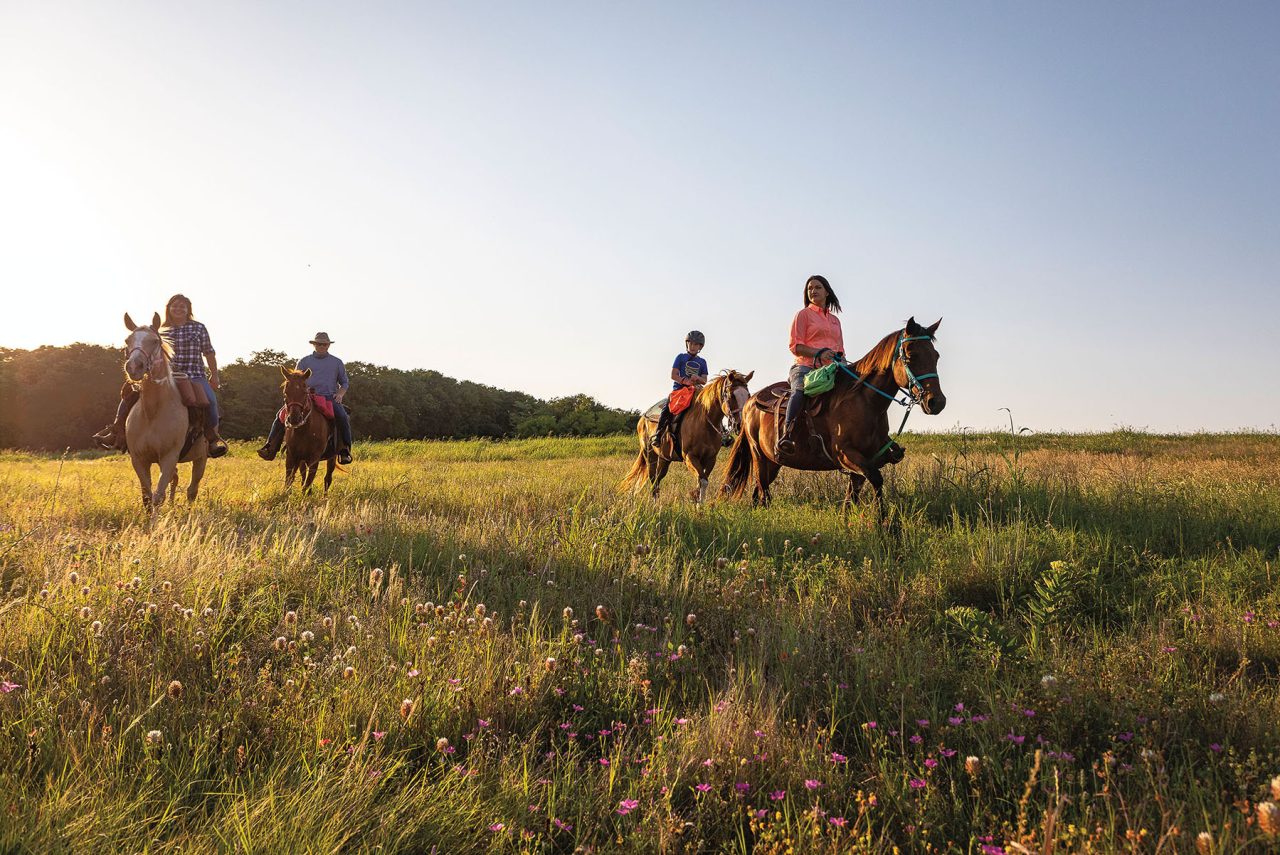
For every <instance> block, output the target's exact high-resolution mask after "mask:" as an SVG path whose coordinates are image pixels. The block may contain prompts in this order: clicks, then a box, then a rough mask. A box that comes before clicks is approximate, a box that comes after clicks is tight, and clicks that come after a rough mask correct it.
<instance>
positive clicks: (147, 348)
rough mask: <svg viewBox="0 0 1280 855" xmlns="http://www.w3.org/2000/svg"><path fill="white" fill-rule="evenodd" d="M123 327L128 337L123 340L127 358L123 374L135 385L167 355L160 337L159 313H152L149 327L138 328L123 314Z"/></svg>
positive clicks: (126, 313)
mask: <svg viewBox="0 0 1280 855" xmlns="http://www.w3.org/2000/svg"><path fill="white" fill-rule="evenodd" d="M124 327H125V329H127V330H128V331H129V335H128V337H127V338H125V340H124V346H125V348H126V349H127V350H128V356H126V357H125V361H124V372H125V374H127V375H128V377H129V379H130V380H132V381H134V382H135V383H136V382H138V381H139V380H141V379H142V378H143V377H144V376H146V374H147V372H149V371H151V370H152V367H153V366H156V365H158V364H162V363H163V362H164V358H165V356H166V355H167V353H166V350H165V343H164V339H162V338H161V337H160V333H159V332H158V330H159V329H160V313H159V312H153V313H152V315H151V326H138V325H137V324H135V323H134V322H133V318H131V317H129V313H128V312H125V313H124Z"/></svg>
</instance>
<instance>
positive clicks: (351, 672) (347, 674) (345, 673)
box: [342, 665, 356, 680]
mask: <svg viewBox="0 0 1280 855" xmlns="http://www.w3.org/2000/svg"><path fill="white" fill-rule="evenodd" d="M355 675H356V669H355V668H353V667H352V666H350V665H348V666H347V667H346V668H343V669H342V679H344V680H350V679H351V678H352V677H354V676H355Z"/></svg>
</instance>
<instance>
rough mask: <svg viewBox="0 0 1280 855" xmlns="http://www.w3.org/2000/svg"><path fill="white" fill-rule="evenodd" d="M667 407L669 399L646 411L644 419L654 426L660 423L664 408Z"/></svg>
mask: <svg viewBox="0 0 1280 855" xmlns="http://www.w3.org/2000/svg"><path fill="white" fill-rule="evenodd" d="M666 405H667V399H666V398H663V399H662V400H661V401H659V402H658V403H656V404H654V405H653V406H652V407H650V408H649V409H647V410H645V411H644V418H645V419H646V420H648V421H651V422H653V423H654V424H657V423H658V419H660V418H662V408H663V407H665V406H666Z"/></svg>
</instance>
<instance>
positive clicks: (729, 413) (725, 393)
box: [707, 374, 747, 434]
mask: <svg viewBox="0 0 1280 855" xmlns="http://www.w3.org/2000/svg"><path fill="white" fill-rule="evenodd" d="M723 376H724V382H722V383H721V384H720V411H721V412H722V413H723V414H724V418H725V419H727V420H729V421H731V422H732V421H734V420H735V419H734V415H735V414H734V412H733V410H732V409H730V407H729V404H730V402H731V401H732V400H733V390H734V389H735V388H737V387H738V386H746V385H747V384H745V383H735V382H734V381H733V375H731V374H725V375H723ZM736 415H737V418H736V421H737V423H738V429H739V430H741V429H742V412H741V411H739V412H738V413H737V414H736ZM707 424H711V420H710V419H707ZM711 426H712V427H715V425H711ZM732 433H733V432H732V431H730V434H732Z"/></svg>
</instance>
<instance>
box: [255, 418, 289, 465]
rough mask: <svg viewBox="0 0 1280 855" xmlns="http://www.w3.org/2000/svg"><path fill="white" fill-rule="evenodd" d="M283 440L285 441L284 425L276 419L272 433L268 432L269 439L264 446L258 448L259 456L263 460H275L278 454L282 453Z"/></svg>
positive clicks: (272, 426) (272, 425)
mask: <svg viewBox="0 0 1280 855" xmlns="http://www.w3.org/2000/svg"><path fill="white" fill-rule="evenodd" d="M282 442H284V425H282V424H280V420H279V419H276V420H275V421H274V422H273V423H272V424H271V433H269V434H267V441H266V442H264V443H263V444H262V448H259V449H258V456H259V457H261V458H262V459H263V460H275V459H276V455H277V454H279V453H280V443H282Z"/></svg>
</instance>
